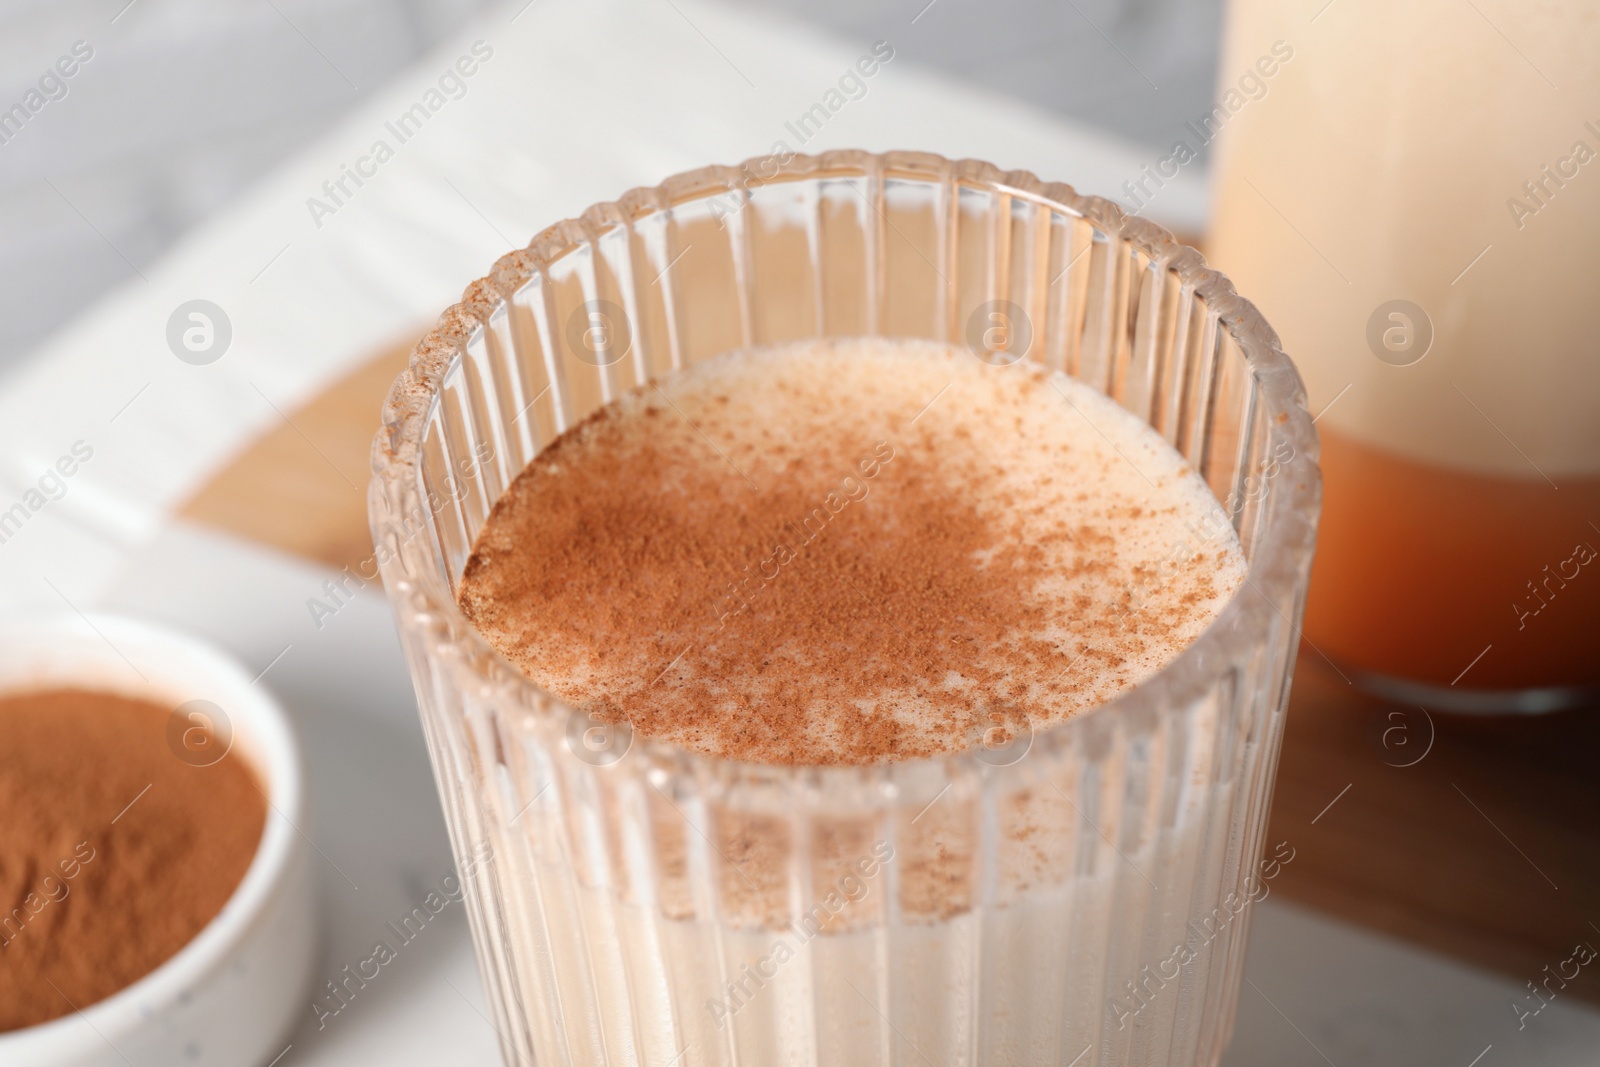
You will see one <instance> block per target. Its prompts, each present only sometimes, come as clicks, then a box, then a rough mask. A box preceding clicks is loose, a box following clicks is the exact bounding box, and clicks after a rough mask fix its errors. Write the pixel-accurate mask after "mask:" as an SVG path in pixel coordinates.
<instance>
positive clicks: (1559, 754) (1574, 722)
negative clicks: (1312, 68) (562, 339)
mask: <svg viewBox="0 0 1600 1067" xmlns="http://www.w3.org/2000/svg"><path fill="white" fill-rule="evenodd" d="M418 333H419V334H420V333H421V331H420V330H419V331H418ZM411 344H412V342H411V341H407V342H405V343H404V344H398V345H395V346H394V347H392V348H389V349H386V350H384V351H383V352H381V353H379V354H377V355H375V356H374V357H373V358H372V359H371V360H370V361H369V362H368V363H366V364H365V365H363V366H362V367H360V368H359V369H358V370H356V371H355V372H353V373H352V374H350V375H349V376H347V377H346V378H344V379H343V380H341V381H339V382H337V383H335V384H334V385H333V386H331V387H330V388H328V389H327V390H326V391H324V392H323V393H322V394H321V395H319V396H318V397H316V398H315V399H314V400H312V401H311V402H310V403H308V404H306V405H305V406H304V407H302V408H301V409H299V410H298V411H296V412H294V413H292V414H290V415H289V416H288V417H287V418H286V419H285V421H284V422H283V423H282V424H280V425H279V426H278V427H277V428H276V429H274V430H272V431H271V432H269V433H267V434H266V435H265V436H263V437H262V438H261V439H260V440H259V441H257V442H256V443H255V444H254V445H253V446H251V447H250V448H249V449H248V450H247V451H245V452H244V453H243V454H241V455H240V456H238V457H237V458H236V459H235V460H234V462H233V463H232V464H230V465H229V466H228V467H227V468H225V469H224V470H222V471H221V472H220V473H219V474H217V476H216V477H215V478H214V479H212V481H211V482H210V483H209V484H207V485H205V486H204V487H202V488H201V489H200V491H199V492H197V493H196V494H195V495H194V496H193V498H191V499H190V500H189V501H188V502H187V503H186V504H185V505H184V507H183V509H182V511H181V514H182V516H183V517H184V518H187V519H190V520H192V521H196V522H199V523H202V524H208V525H211V526H215V527H218V528H221V529H223V530H226V531H228V532H230V533H232V534H235V535H238V536H242V537H245V538H249V539H252V540H256V541H259V542H264V543H266V544H268V545H272V546H274V547H276V548H279V549H282V550H284V551H286V552H290V553H293V554H295V555H298V556H301V557H304V558H306V559H311V560H316V561H318V562H321V563H325V564H327V565H328V566H330V567H333V568H341V567H344V566H346V565H354V564H356V563H358V562H360V561H362V560H364V559H366V558H367V557H369V556H370V555H371V553H372V542H371V538H370V536H369V534H368V531H367V513H366V487H367V480H368V450H369V448H370V446H371V442H372V436H373V434H374V433H375V432H376V431H377V428H378V421H379V410H380V408H381V406H382V402H383V397H384V394H385V393H386V392H387V391H388V388H389V385H390V383H391V382H392V381H393V380H394V378H395V376H396V375H397V374H399V372H400V371H401V369H402V368H403V367H404V366H405V362H406V358H407V355H408V354H409V352H410V349H411ZM1268 834H1269V837H1268V841H1269V842H1271V843H1275V842H1278V841H1288V842H1289V843H1290V844H1291V845H1292V846H1293V848H1294V849H1295V859H1294V861H1293V862H1292V863H1291V864H1289V865H1288V866H1286V867H1284V868H1283V870H1282V873H1281V875H1280V876H1279V877H1278V878H1277V879H1276V880H1275V881H1274V883H1273V887H1274V890H1275V891H1277V892H1281V893H1283V894H1284V895H1285V896H1287V897H1289V898H1290V899H1293V900H1296V901H1299V902H1300V903H1303V904H1306V905H1309V906H1311V907H1314V908H1317V909H1320V910H1322V911H1326V912H1328V913H1330V914H1333V915H1336V916H1338V917H1340V918H1342V919H1346V920H1348V921H1351V922H1354V923H1358V924H1360V925H1362V926H1367V927H1370V928H1373V929H1376V930H1379V931H1382V932H1383V933H1386V934H1390V935H1393V936H1395V937H1398V938H1402V939H1405V940H1408V941H1412V942H1415V943H1417V944H1420V945H1423V946H1425V947H1427V948H1431V949H1434V950H1437V951H1439V952H1443V953H1446V954H1448V955H1452V956H1455V957H1457V958H1460V959H1463V960H1466V961H1468V962H1471V963H1475V964H1478V965H1480V966H1483V967H1486V968H1489V969H1491V970H1495V971H1498V972H1500V973H1502V974H1504V975H1506V976H1508V977H1510V978H1511V979H1513V980H1514V981H1515V982H1516V983H1517V984H1518V985H1519V986H1520V985H1521V984H1522V983H1523V982H1527V981H1533V982H1535V983H1536V984H1537V983H1538V982H1541V981H1543V980H1544V977H1545V974H1546V973H1547V972H1545V971H1544V968H1545V967H1546V966H1547V965H1548V966H1549V967H1550V968H1551V969H1552V971H1553V970H1554V969H1555V968H1556V966H1557V965H1558V964H1559V963H1561V961H1563V960H1566V959H1567V958H1568V957H1569V956H1571V955H1572V950H1573V947H1574V945H1575V944H1577V943H1579V942H1588V943H1589V944H1592V945H1594V946H1596V947H1600V925H1597V924H1600V709H1595V710H1593V711H1579V712H1567V713H1562V714H1556V715H1545V716H1522V717H1515V718H1470V717H1463V716H1446V715H1440V714H1433V715H1432V716H1431V717H1429V716H1425V715H1424V714H1423V713H1421V712H1420V711H1419V710H1418V709H1415V708H1407V707H1398V706H1392V705H1388V704H1385V703H1383V702H1381V701H1379V700H1377V699H1375V698H1372V697H1369V696H1366V695H1364V694H1362V693H1360V692H1359V691H1357V690H1356V689H1355V688H1354V687H1353V686H1351V685H1349V684H1348V683H1346V682H1345V681H1344V680H1343V679H1342V677H1341V676H1340V675H1339V674H1338V673H1337V672H1336V671H1335V670H1334V669H1333V668H1332V666H1331V665H1329V664H1327V663H1326V662H1325V661H1323V660H1322V658H1321V657H1320V656H1319V655H1318V654H1317V653H1316V652H1314V651H1312V650H1310V649H1309V648H1306V649H1303V650H1302V652H1301V655H1300V660H1299V664H1298V666H1297V668H1296V677H1295V685H1294V690H1293V695H1292V696H1291V698H1290V712H1289V722H1288V727H1287V731H1286V734H1285V737H1284V742H1283V754H1282V758H1281V761H1280V764H1279V768H1278V779H1277V789H1276V792H1275V794H1274V797H1273V805H1272V822H1271V825H1270V826H1269V828H1268ZM1312 965H1313V966H1314V964H1312ZM1562 994H1563V995H1566V994H1571V995H1573V996H1575V997H1580V998H1583V999H1585V1000H1588V1001H1590V1002H1591V1003H1596V1004H1600V980H1597V979H1595V978H1594V977H1593V976H1591V975H1589V974H1588V973H1587V971H1585V972H1584V973H1582V974H1580V975H1579V977H1578V978H1577V979H1575V980H1573V981H1571V982H1569V983H1567V988H1565V989H1563V990H1562ZM1530 1003H1531V1002H1530Z"/></svg>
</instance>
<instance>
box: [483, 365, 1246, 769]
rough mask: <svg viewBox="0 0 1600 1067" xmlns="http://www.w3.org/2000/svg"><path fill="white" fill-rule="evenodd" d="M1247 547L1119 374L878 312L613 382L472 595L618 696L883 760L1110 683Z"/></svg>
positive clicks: (555, 458) (1204, 611) (778, 748)
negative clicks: (966, 343) (1108, 387)
mask: <svg viewBox="0 0 1600 1067" xmlns="http://www.w3.org/2000/svg"><path fill="white" fill-rule="evenodd" d="M1245 569H1246V566H1245V561H1244V558H1243V555H1242V553H1241V551H1240V548H1239V544H1238V541H1237V539H1236V538H1235V537H1234V535H1233V532H1232V529H1231V527H1229V526H1228V524H1227V522H1226V520H1225V519H1224V517H1223V514H1222V510H1221V508H1220V506H1219V505H1218V504H1217V502H1216V500H1215V498H1214V497H1213V496H1212V494H1211V493H1210V492H1209V490H1208V489H1207V488H1206V486H1205V484H1204V483H1203V482H1202V481H1201V479H1200V478H1199V477H1198V476H1197V475H1196V474H1195V473H1194V472H1192V471H1191V470H1189V469H1188V467H1187V466H1186V465H1185V462H1184V460H1183V459H1182V457H1181V456H1179V455H1178V454H1177V453H1176V452H1175V451H1174V450H1173V449H1172V448H1171V447H1169V446H1168V445H1167V443H1166V442H1165V441H1164V440H1163V439H1162V438H1161V437H1160V436H1159V435H1158V434H1156V433H1155V432H1154V431H1153V430H1151V429H1150V428H1149V427H1148V426H1146V425H1145V424H1144V423H1143V422H1141V421H1140V420H1139V419H1137V418H1136V417H1135V416H1133V415H1132V414H1130V413H1128V412H1127V411H1125V410H1124V409H1122V408H1120V407H1119V406H1117V405H1116V404H1115V403H1113V402H1112V401H1110V400H1108V399H1106V398H1105V397H1103V396H1101V395H1100V394H1098V393H1096V392H1094V391H1093V390H1092V389H1090V388H1088V387H1086V386H1083V385H1080V384H1078V383H1076V382H1074V381H1072V380H1071V379H1069V378H1067V377H1065V376H1062V375H1059V374H1052V373H1049V372H1046V371H1044V370H1042V369H1040V368H1038V367H1036V366H1034V365H1033V364H1028V363H1021V364H1017V365H1013V366H990V365H988V364H985V363H982V362H980V361H978V360H976V359H974V358H973V357H972V356H971V355H970V354H968V353H966V352H965V351H963V350H959V349H955V348H950V347H948V346H945V345H941V344H936V343H932V342H921V341H885V340H883V339H869V338H860V339H842V340H833V341H806V342H801V343H797V344H793V345H789V346H782V347H777V348H770V349H758V350H753V351H746V352H734V353H728V354H725V355H723V356H720V357H718V358H716V359H713V360H709V361H706V362H703V363H700V364H697V365H695V366H693V367H691V368H689V369H687V370H686V371H683V372H679V373H678V374H675V375H673V376H670V377H668V378H666V379H663V380H662V381H660V382H658V383H656V385H654V386H652V387H650V388H648V389H646V390H644V391H639V392H634V393H630V394H628V395H626V396H624V397H623V398H621V399H620V400H618V401H616V402H615V403H613V404H611V405H609V406H607V407H606V408H604V409H602V410H601V411H600V412H598V413H596V415H595V416H593V417H592V418H590V419H589V420H587V421H586V422H584V423H583V424H581V425H580V426H578V427H576V428H574V429H573V430H571V431H569V432H568V433H566V434H564V435H563V436H562V437H561V438H560V439H558V440H557V441H556V442H554V443H553V444H552V445H551V446H550V447H549V448H548V449H546V450H545V451H544V452H543V453H541V454H540V455H539V456H538V457H537V458H536V459H535V460H534V461H533V462H532V463H530V464H529V466H528V467H527V469H526V470H524V471H523V472H522V474H521V475H520V476H519V477H518V478H517V479H516V481H515V482H514V483H513V484H512V485H511V487H510V488H508V489H507V491H506V492H505V493H504V494H503V495H502V497H501V499H500V501H499V502H498V503H497V504H496V506H495V509H494V512H493V514H492V515H491V516H490V518H489V520H488V522H487V523H486V525H485V526H484V528H483V530H482V532H481V533H480V535H479V538H478V541H477V544H476V545H475V548H474V552H473V554H472V557H471V559H470V560H469V561H468V564H467V567H466V570H465V572H464V574H463V576H462V580H461V586H460V600H461V605H462V607H463V609H464V610H465V612H466V613H467V615H468V616H469V617H470V618H471V619H472V620H473V621H474V622H475V623H476V625H477V626H478V627H479V628H480V630H481V631H482V632H483V634H484V635H485V637H486V638H487V639H488V640H489V641H490V643H491V644H492V645H494V646H495V647H496V648H497V649H498V650H499V651H500V652H501V653H503V654H504V655H505V656H506V657H507V658H508V659H510V660H511V661H512V662H514V663H516V664H517V665H518V666H520V667H521V668H522V670H523V671H524V672H526V673H527V675H528V676H529V677H530V678H531V679H533V681H535V682H536V683H537V684H539V685H541V686H543V687H545V688H547V689H549V690H551V691H552V692H554V693H556V694H557V695H559V696H561V697H562V698H563V699H565V700H567V701H569V702H571V703H573V704H575V705H577V706H579V707H584V708H588V709H591V710H593V711H594V713H595V714H597V715H598V716H599V717H601V718H606V719H611V720H626V721H628V722H630V723H631V724H632V726H633V728H634V729H635V731H637V732H640V733H643V734H645V735H647V736H653V737H656V738H660V739H662V740H666V741H669V742H673V743H676V744H680V745H683V746H686V747H688V748H691V749H696V750H699V751H703V752H709V753H713V754H717V755H721V756H727V757H732V758H738V759H745V760H753V761H759V762H770V763H868V762H875V761H879V760H893V759H905V758H915V757H926V756H936V755H941V754H947V753H951V752H955V751H959V750H961V749H964V748H968V747H971V746H973V745H974V744H977V743H980V742H985V741H986V742H989V743H994V742H995V741H997V740H1004V738H1005V737H1007V736H1011V735H1013V734H1015V733H1016V732H1017V731H1019V730H1027V729H1032V730H1038V729H1041V728H1043V727H1045V726H1048V725H1050V724H1052V723H1055V722H1058V721H1060V720H1062V719H1064V718H1066V717H1068V716H1071V715H1072V714H1074V713H1075V712H1078V711H1081V710H1083V709H1085V708H1089V707H1093V706H1095V705H1097V704H1100V703H1103V702H1105V701H1106V700H1108V699H1110V698H1112V697H1114V696H1115V695H1117V694H1118V693H1120V692H1122V691H1124V690H1126V689H1128V688H1129V687H1131V686H1133V685H1136V684H1137V683H1138V682H1139V681H1141V680H1142V679H1144V678H1146V677H1148V676H1149V675H1150V674H1152V673H1154V672H1155V671H1157V670H1159V669H1160V668H1161V667H1162V666H1163V665H1165V664H1166V663H1167V662H1169V661H1170V660H1171V659H1172V658H1173V657H1174V656H1176V655H1177V654H1178V652H1180V651H1181V650H1182V649H1183V648H1184V647H1185V646H1186V645H1187V644H1188V643H1190V642H1191V641H1192V640H1193V639H1194V638H1195V637H1196V636H1198V635H1199V633H1200V632H1201V630H1202V629H1204V627H1205V626H1206V625H1207V623H1209V622H1210V621H1211V619H1213V618H1214V617H1215V616H1216V614H1217V613H1218V612H1219V611H1220V610H1221V609H1222V607H1223V606H1224V605H1225V604H1226V602H1227V600H1228V599H1229V597H1231V596H1232V594H1233V593H1234V591H1235V590H1236V589H1237V588H1238V586H1239V585H1240V583H1241V582H1242V581H1243V578H1244V574H1245Z"/></svg>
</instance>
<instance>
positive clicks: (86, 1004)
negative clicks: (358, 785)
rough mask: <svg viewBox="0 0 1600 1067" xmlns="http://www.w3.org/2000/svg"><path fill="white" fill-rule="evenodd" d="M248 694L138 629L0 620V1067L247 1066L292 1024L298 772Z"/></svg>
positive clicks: (132, 624)
mask: <svg viewBox="0 0 1600 1067" xmlns="http://www.w3.org/2000/svg"><path fill="white" fill-rule="evenodd" d="M257 673H258V672H256V671H254V670H250V669H248V668H246V667H245V666H244V665H243V664H241V663H239V662H238V661H237V660H235V659H233V657H231V656H229V655H228V654H227V653H226V652H223V651H222V650H221V649H218V648H216V647H215V646H213V645H211V644H210V643H209V642H207V641H204V640H201V639H199V638H196V637H192V636H190V635H187V634H184V633H180V632H177V631H174V630H171V629H168V628H166V627H164V626H160V625H157V624H155V623H152V622H148V621H145V620H142V619H133V618H128V617H125V616H117V615H107V614H99V613H97V614H94V615H90V616H84V615H79V614H77V613H76V612H74V613H72V614H55V615H27V616H23V617H20V618H14V619H11V620H0V1064H3V1065H4V1067H55V1065H59V1064H67V1063H70V1064H73V1065H75V1067H154V1065H157V1064H162V1065H165V1064H173V1063H182V1064H186V1065H188V1067H252V1065H255V1064H261V1063H266V1062H268V1061H270V1060H271V1059H272V1058H273V1056H275V1055H279V1054H280V1053H281V1052H282V1051H283V1049H284V1046H285V1044H286V1043H287V1042H288V1041H289V1034H290V1032H291V1031H292V1030H293V1029H294V1028H295V1026H296V1025H298V1024H300V1023H301V1022H302V1021H303V1019H304V1017H305V1015H306V1005H307V1004H308V1003H309V1002H310V996H311V994H310V988H311V982H312V976H313V973H314V970H315V968H316V960H317V941H318V937H317V934H318V923H317V894H316V878H315V871H314V870H313V867H312V863H313V857H314V855H315V852H314V846H313V845H312V844H311V839H310V838H309V837H308V836H307V835H306V834H305V833H304V832H303V830H302V827H306V826H309V825H310V812H309V809H308V797H307V793H306V773H305V760H304V757H303V756H302V754H301V752H300V746H299V743H298V742H297V740H296V738H295V730H294V724H293V721H292V719H291V718H290V716H289V713H288V712H287V710H286V709H284V708H283V707H282V705H280V704H279V703H278V702H277V701H276V700H275V699H273V697H272V694H271V693H270V692H269V691H268V690H267V688H266V687H265V686H262V685H259V684H257V683H258V680H259V679H258V678H257Z"/></svg>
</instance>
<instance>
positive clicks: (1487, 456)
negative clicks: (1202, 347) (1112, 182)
mask: <svg viewBox="0 0 1600 1067" xmlns="http://www.w3.org/2000/svg"><path fill="white" fill-rule="evenodd" d="M1275 43H1276V44H1280V45H1281V44H1284V43H1287V44H1289V45H1290V46H1291V47H1292V59H1290V60H1288V61H1287V62H1283V63H1281V64H1276V63H1275V64H1273V65H1272V66H1273V68H1274V73H1273V75H1272V77H1271V79H1270V80H1269V81H1267V82H1266V85H1267V91H1266V94H1265V96H1263V97H1262V98H1260V99H1257V100H1253V101H1250V102H1249V103H1248V104H1247V105H1246V106H1243V107H1242V108H1240V109H1239V111H1238V113H1237V114H1234V115H1231V116H1228V117H1226V121H1225V124H1224V125H1222V128H1221V139H1220V142H1219V148H1218V153H1217V167H1216V169H1217V190H1218V193H1217V205H1216V213H1215V218H1214V219H1213V223H1212V227H1211V232H1210V236H1209V238H1208V246H1207V256H1208V258H1210V259H1211V261H1212V262H1214V263H1216V264H1217V266H1218V267H1219V268H1221V269H1222V270H1225V271H1227V272H1228V274H1229V275H1230V276H1231V277H1232V278H1233V279H1234V280H1235V281H1236V282H1237V283H1238V285H1239V288H1240V290H1241V291H1242V292H1245V293H1248V294H1249V295H1250V298H1251V299H1252V300H1253V301H1254V302H1255V303H1256V304H1257V305H1258V306H1259V307H1260V308H1261V310H1262V312H1263V313H1264V314H1265V315H1266V316H1267V317H1268V318H1269V319H1270V320H1271V321H1272V324H1273V326H1274V327H1275V328H1276V329H1277V331H1278V333H1279V335H1280V336H1281V337H1282V339H1283V344H1284V347H1285V349H1286V350H1287V351H1288V352H1289V353H1290V354H1291V355H1292V356H1293V357H1294V359H1295V362H1296V364H1297V365H1298V366H1299V368H1300V372H1301V374H1302V375H1303V376H1304V378H1305V381H1306V388H1307V390H1308V392H1309V394H1310V406H1311V409H1312V410H1313V411H1314V412H1321V414H1320V415H1319V416H1318V418H1317V428H1318V430H1319V432H1320V434H1321V437H1322V443H1323V452H1322V467H1323V473H1324V478H1325V491H1326V494H1327V498H1326V508H1325V510H1324V514H1323V521H1322V527H1321V531H1320V533H1319V537H1318V547H1317V562H1316V567H1315V569H1314V571H1313V574H1312V582H1311V591H1310V596H1309V599H1308V602H1307V606H1306V633H1307V636H1308V637H1309V638H1310V639H1311V640H1312V641H1313V642H1315V644H1316V646H1317V647H1318V648H1319V649H1320V650H1321V651H1322V652H1324V653H1326V654H1327V655H1328V656H1330V657H1332V658H1333V659H1334V660H1335V661H1338V662H1339V663H1341V664H1342V665H1343V666H1344V667H1345V669H1346V670H1347V671H1350V672H1351V673H1360V674H1363V675H1365V676H1366V677H1367V678H1368V679H1369V680H1371V681H1372V682H1373V683H1374V684H1375V686H1376V687H1377V688H1379V689H1381V690H1385V691H1389V692H1392V693H1393V694H1394V695H1397V696H1405V697H1408V698H1409V699H1412V700H1415V701H1417V702H1423V703H1426V705H1427V706H1429V707H1433V708H1436V709H1437V708H1441V707H1443V708H1449V707H1461V708H1463V709H1469V708H1477V709H1479V710H1495V709H1499V710H1511V709H1513V708H1519V707H1520V708H1524V709H1527V710H1538V709H1540V708H1547V707H1551V706H1557V705H1560V704H1562V703H1565V702H1571V701H1572V700H1581V699H1584V694H1585V691H1587V694H1588V697H1589V698H1591V699H1592V698H1593V696H1594V695H1595V693H1596V689H1595V687H1596V686H1597V685H1600V656H1596V655H1595V651H1594V635H1595V634H1596V632H1600V580H1596V578H1597V577H1600V575H1597V574H1596V573H1595V571H1596V567H1595V565H1594V561H1595V560H1596V559H1597V557H1600V527H1597V525H1596V524H1597V523H1600V358H1596V355H1595V352H1596V347H1595V345H1596V342H1595V338H1596V337H1597V336H1600V300H1596V299H1595V295H1594V268H1593V249H1594V248H1595V247H1597V245H1600V105H1597V103H1596V102H1597V101H1600V66H1597V65H1596V63H1595V62H1594V57H1595V56H1596V55H1597V54H1600V7H1596V6H1595V5H1594V4H1593V3H1589V2H1587V0H1540V2H1538V3H1531V4H1528V3H1514V2H1510V0H1479V2H1477V3H1474V4H1468V5H1461V4H1457V3H1454V2H1449V0H1414V2H1408V3H1405V4H1400V5H1395V4H1382V3H1376V2H1370V0H1363V2H1356V3H1340V4H1338V5H1336V6H1332V7H1330V8H1328V9H1327V10H1326V11H1325V12H1322V13H1320V14H1317V18H1316V21H1315V22H1314V23H1312V22H1310V21H1309V15H1308V14H1306V13H1305V12H1302V11H1300V10H1299V9H1291V7H1290V6H1288V5H1284V4H1282V3H1278V2H1276V0H1235V2H1233V3H1231V4H1230V5H1229V29H1228V35H1227V48H1226V52H1227V55H1226V57H1225V59H1224V61H1223V70H1224V76H1225V77H1227V76H1229V74H1230V72H1238V71H1244V70H1248V69H1250V68H1251V67H1252V65H1253V64H1254V63H1255V62H1256V61H1257V59H1258V58H1259V57H1261V56H1263V55H1268V54H1270V53H1272V49H1273V47H1274V44H1275ZM1278 51H1279V54H1281V53H1282V52H1283V51H1284V50H1283V49H1282V48H1280V49H1279V50H1278ZM1396 682H1399V683H1410V684H1409V685H1406V684H1402V685H1401V686H1400V687H1398V688H1397V687H1396V686H1395V684H1394V683H1396ZM1416 683H1421V687H1418V686H1417V684H1416Z"/></svg>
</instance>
